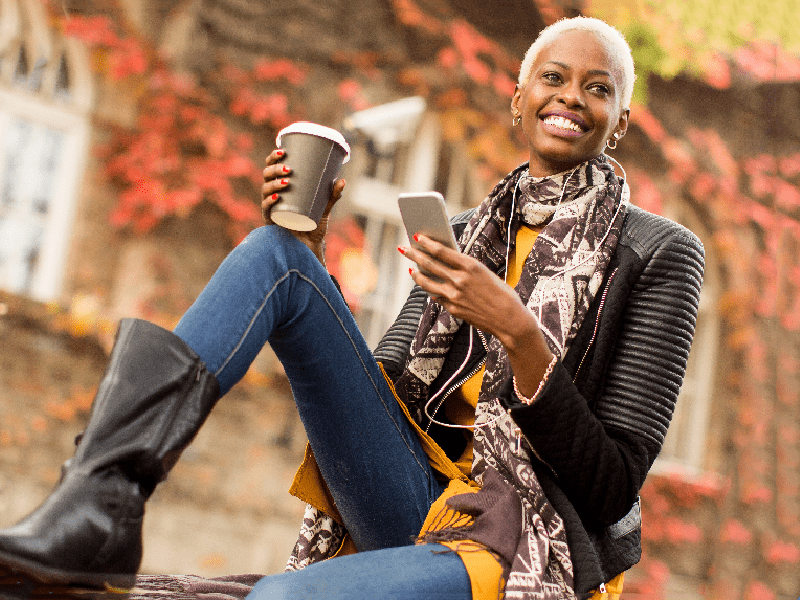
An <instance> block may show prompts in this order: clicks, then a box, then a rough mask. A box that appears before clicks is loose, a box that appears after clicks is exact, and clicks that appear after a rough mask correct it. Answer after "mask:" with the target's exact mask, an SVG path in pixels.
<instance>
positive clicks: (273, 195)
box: [269, 194, 278, 200]
mask: <svg viewBox="0 0 800 600" xmlns="http://www.w3.org/2000/svg"><path fill="white" fill-rule="evenodd" d="M269 199H270V200H277V199H278V194H272V196H270V197H269Z"/></svg>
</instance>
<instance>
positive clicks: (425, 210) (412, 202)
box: [397, 192, 458, 250]
mask: <svg viewBox="0 0 800 600" xmlns="http://www.w3.org/2000/svg"><path fill="white" fill-rule="evenodd" d="M397 204H398V205H399V206H400V215H401V216H402V217H403V225H405V227H406V233H407V234H408V239H409V240H410V242H411V245H412V246H414V247H417V243H416V242H415V241H414V236H415V235H416V234H418V233H421V234H422V235H424V236H427V237H429V238H431V239H432V240H436V241H437V242H439V243H441V244H444V245H445V246H447V247H448V248H452V249H453V250H458V246H457V245H456V238H455V236H454V235H453V229H452V228H451V227H450V219H449V218H448V216H447V209H446V208H445V205H444V198H443V197H442V195H441V194H440V193H439V192H423V193H420V194H400V197H399V198H398V199H397Z"/></svg>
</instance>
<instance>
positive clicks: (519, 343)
mask: <svg viewBox="0 0 800 600" xmlns="http://www.w3.org/2000/svg"><path fill="white" fill-rule="evenodd" d="M415 241H416V242H417V243H418V244H419V246H420V249H417V248H413V247H408V248H406V247H401V248H398V250H400V252H402V253H403V255H404V256H405V257H406V258H408V259H409V260H412V261H414V262H415V263H417V265H418V267H419V268H418V269H411V277H412V279H413V280H414V282H415V283H417V284H418V285H419V286H420V287H422V289H424V290H425V291H426V292H428V294H430V295H431V296H432V297H433V298H434V299H435V300H436V301H437V302H438V303H439V304H441V305H442V306H443V307H444V308H446V309H447V311H448V312H449V313H450V314H451V315H453V316H454V317H457V318H459V319H463V320H464V321H466V322H467V323H469V324H470V325H472V326H474V327H476V328H478V329H480V330H481V331H485V332H486V333H489V334H491V335H493V336H494V337H496V338H497V339H498V340H499V341H500V343H501V344H503V346H504V347H505V349H506V351H507V352H508V355H509V358H510V360H511V366H512V369H513V370H514V373H515V374H516V375H517V380H518V383H519V387H520V390H521V391H522V392H523V393H531V394H532V393H533V391H535V390H536V388H537V386H538V383H539V381H540V380H541V378H542V376H543V374H544V371H545V369H546V368H547V366H548V364H549V363H550V361H551V360H552V358H553V355H552V353H551V352H550V349H549V348H548V346H547V343H546V341H545V339H544V335H543V334H542V332H541V329H540V328H539V324H538V323H537V321H536V319H535V318H534V316H533V315H532V314H531V313H530V311H528V309H527V308H526V307H525V305H524V304H523V303H522V300H520V298H519V296H518V295H517V293H516V291H514V289H513V288H512V287H511V286H509V285H507V284H506V283H505V282H504V281H503V280H502V279H500V278H499V277H497V275H495V274H494V273H492V272H491V271H490V270H489V269H488V268H487V267H486V266H485V265H483V264H482V263H480V262H479V261H477V260H475V259H474V258H472V257H471V256H467V255H465V254H461V253H460V252H457V251H455V250H451V249H450V248H447V247H446V246H444V245H443V244H440V243H439V242H437V241H435V240H432V239H430V238H428V237H426V236H424V235H418V236H416V238H415ZM422 271H425V272H426V273H428V274H429V275H426V274H425V273H423V272H422Z"/></svg>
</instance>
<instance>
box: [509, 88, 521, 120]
mask: <svg viewBox="0 0 800 600" xmlns="http://www.w3.org/2000/svg"><path fill="white" fill-rule="evenodd" d="M521 94H522V89H521V88H520V87H519V84H517V85H515V86H514V95H513V96H511V114H512V115H513V116H517V115H518V114H519V98H520V95H521Z"/></svg>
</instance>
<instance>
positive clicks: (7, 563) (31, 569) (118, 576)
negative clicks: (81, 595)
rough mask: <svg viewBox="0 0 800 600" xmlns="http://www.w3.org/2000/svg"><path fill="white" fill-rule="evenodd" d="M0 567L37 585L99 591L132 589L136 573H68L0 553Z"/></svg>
mask: <svg viewBox="0 0 800 600" xmlns="http://www.w3.org/2000/svg"><path fill="white" fill-rule="evenodd" d="M0 567H5V568H7V569H8V570H10V571H11V572H12V573H16V574H18V575H21V576H24V577H29V578H31V579H33V580H35V581H37V582H39V583H44V584H59V585H72V586H84V587H90V588H95V589H100V590H109V588H115V589H117V590H120V591H123V590H129V589H132V588H133V586H134V583H135V582H136V573H89V572H83V571H68V570H65V569H58V568H55V567H48V566H46V565H42V564H40V563H37V562H35V561H32V560H28V559H25V558H20V557H18V556H13V555H11V554H6V553H5V552H2V551H0Z"/></svg>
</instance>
